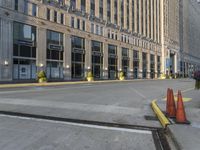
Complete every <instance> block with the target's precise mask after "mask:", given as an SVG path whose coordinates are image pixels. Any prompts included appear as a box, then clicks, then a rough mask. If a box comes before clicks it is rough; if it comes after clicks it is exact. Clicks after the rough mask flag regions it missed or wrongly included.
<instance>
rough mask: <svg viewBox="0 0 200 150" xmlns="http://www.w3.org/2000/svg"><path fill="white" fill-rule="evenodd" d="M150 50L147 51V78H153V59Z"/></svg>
mask: <svg viewBox="0 0 200 150" xmlns="http://www.w3.org/2000/svg"><path fill="white" fill-rule="evenodd" d="M150 56H151V54H150V51H148V52H147V79H150V78H151V59H150Z"/></svg>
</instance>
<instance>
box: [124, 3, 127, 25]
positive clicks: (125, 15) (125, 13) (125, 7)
mask: <svg viewBox="0 0 200 150" xmlns="http://www.w3.org/2000/svg"><path fill="white" fill-rule="evenodd" d="M127 17H128V16H127V0H124V28H125V29H127Z"/></svg>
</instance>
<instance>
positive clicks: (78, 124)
mask: <svg viewBox="0 0 200 150" xmlns="http://www.w3.org/2000/svg"><path fill="white" fill-rule="evenodd" d="M0 116H2V117H8V118H16V119H23V120H33V121H38V122H48V123H54V124H65V125H71V126H79V127H86V128H95V129H103V130H114V131H122V132H129V133H139V134H150V135H151V134H152V132H151V131H148V130H139V129H126V128H116V127H107V126H100V125H91V124H81V123H71V122H64V121H53V120H46V119H36V118H29V117H19V116H9V115H2V114H0Z"/></svg>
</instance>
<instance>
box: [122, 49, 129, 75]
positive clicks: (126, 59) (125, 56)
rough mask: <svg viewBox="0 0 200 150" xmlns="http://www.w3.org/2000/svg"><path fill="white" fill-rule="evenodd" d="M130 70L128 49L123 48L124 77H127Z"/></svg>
mask: <svg viewBox="0 0 200 150" xmlns="http://www.w3.org/2000/svg"><path fill="white" fill-rule="evenodd" d="M128 68H129V54H128V48H122V71H123V72H124V76H125V77H127V75H128Z"/></svg>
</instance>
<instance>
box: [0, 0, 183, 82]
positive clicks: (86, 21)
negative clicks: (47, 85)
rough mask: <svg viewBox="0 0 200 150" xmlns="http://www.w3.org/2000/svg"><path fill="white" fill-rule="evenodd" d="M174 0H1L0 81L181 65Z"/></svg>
mask: <svg viewBox="0 0 200 150" xmlns="http://www.w3.org/2000/svg"><path fill="white" fill-rule="evenodd" d="M179 51H180V41H179V3H178V0H173V2H172V0H0V81H13V80H16V81H25V80H28V81H31V80H33V81H34V80H35V79H36V73H37V72H38V71H40V70H44V71H45V72H46V74H47V77H48V80H83V79H85V76H86V75H87V73H88V72H89V71H92V73H93V75H94V77H95V78H96V79H117V78H118V75H119V73H120V72H121V71H123V72H124V74H125V76H126V78H129V79H137V78H158V77H159V76H160V74H161V73H164V74H166V73H177V72H178V71H179V63H178V61H179V59H178V58H179Z"/></svg>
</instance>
